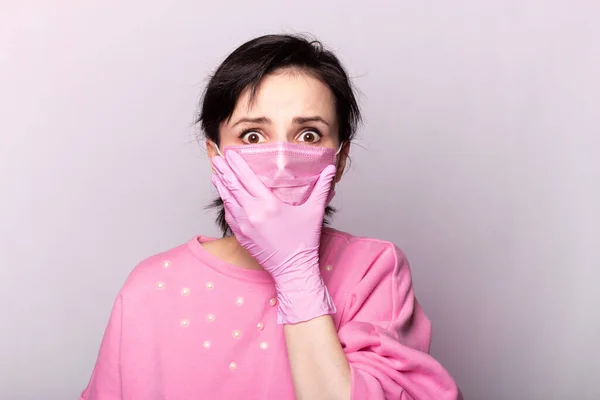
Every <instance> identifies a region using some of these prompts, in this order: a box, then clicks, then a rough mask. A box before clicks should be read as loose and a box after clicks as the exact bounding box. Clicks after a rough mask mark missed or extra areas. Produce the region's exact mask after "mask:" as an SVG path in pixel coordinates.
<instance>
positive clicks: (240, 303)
mask: <svg viewBox="0 0 600 400" xmlns="http://www.w3.org/2000/svg"><path fill="white" fill-rule="evenodd" d="M235 304H237V305H238V306H241V305H242V304H244V298H243V297H238V298H237V299H235Z"/></svg>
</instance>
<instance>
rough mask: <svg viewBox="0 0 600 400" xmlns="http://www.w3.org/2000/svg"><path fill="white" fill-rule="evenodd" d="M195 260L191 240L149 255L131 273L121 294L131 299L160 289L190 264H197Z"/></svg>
mask: <svg viewBox="0 0 600 400" xmlns="http://www.w3.org/2000/svg"><path fill="white" fill-rule="evenodd" d="M193 240H195V239H193ZM194 261H195V258H194V255H193V253H192V252H191V251H190V242H186V243H184V244H181V245H179V246H176V247H174V248H171V249H169V250H166V251H163V252H160V253H157V254H154V255H152V256H150V257H147V258H145V259H143V260H142V261H140V262H139V263H138V264H137V265H136V266H135V268H133V270H132V271H131V272H130V273H129V276H128V277H127V280H126V281H125V284H124V285H123V287H122V289H121V296H122V297H124V298H129V299H131V298H140V297H143V295H144V294H146V293H148V292H150V291H154V290H156V289H159V290H160V289H161V287H162V286H164V285H167V284H168V283H169V281H173V280H174V279H177V277H178V276H179V275H181V274H185V273H186V270H188V269H189V268H190V265H193V264H194V265H195V264H196V263H195V262H194Z"/></svg>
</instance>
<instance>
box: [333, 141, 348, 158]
mask: <svg viewBox="0 0 600 400" xmlns="http://www.w3.org/2000/svg"><path fill="white" fill-rule="evenodd" d="M345 143H346V142H342V143H340V147H338V149H337V151H336V152H335V155H336V157H337V156H339V155H340V153H341V152H342V147H344V144H345Z"/></svg>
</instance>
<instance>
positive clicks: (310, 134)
mask: <svg viewBox="0 0 600 400" xmlns="http://www.w3.org/2000/svg"><path fill="white" fill-rule="evenodd" d="M320 140H321V133H320V132H319V131H317V130H316V129H313V130H307V131H304V132H302V133H301V134H300V135H299V136H298V141H299V142H305V143H317V142H318V141H320Z"/></svg>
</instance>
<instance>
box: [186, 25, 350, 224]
mask: <svg viewBox="0 0 600 400" xmlns="http://www.w3.org/2000/svg"><path fill="white" fill-rule="evenodd" d="M287 68H297V69H300V70H302V71H303V72H306V73H309V74H311V75H312V76H314V77H315V78H317V79H319V80H320V81H321V82H323V83H324V84H325V85H326V86H327V87H329V89H330V90H331V92H332V93H333V97H334V99H335V109H336V114H337V119H338V126H339V140H340V143H341V142H349V141H351V140H352V139H353V138H354V136H355V135H356V129H357V126H358V124H359V122H360V120H361V115H360V109H359V106H358V103H357V101H356V96H355V94H354V90H353V88H352V84H351V82H350V79H349V77H348V74H347V73H346V70H345V69H344V67H343V66H342V64H341V62H340V60H339V59H338V58H337V57H336V56H335V54H333V53H332V52H331V51H330V50H327V49H325V48H324V47H323V45H322V44H321V42H319V41H317V40H311V39H309V38H306V37H304V36H300V35H286V34H281V35H265V36H261V37H258V38H255V39H252V40H250V41H248V42H246V43H244V44H242V45H241V46H240V47H238V48H237V49H235V50H234V51H233V52H232V53H231V54H230V55H229V56H228V57H227V58H226V59H225V60H224V61H223V62H222V63H221V65H219V67H218V68H217V70H216V71H215V73H214V74H213V75H212V76H211V77H210V80H209V82H208V85H207V87H206V89H205V91H204V95H203V98H202V101H201V109H200V113H199V115H198V118H197V120H196V123H197V124H199V125H200V128H201V130H202V134H203V135H204V136H205V137H206V138H207V139H210V140H212V141H213V142H215V144H216V145H217V146H219V145H220V137H219V127H220V125H221V123H222V122H224V121H226V120H228V119H229V118H230V117H231V115H232V114H233V111H234V109H235V106H236V104H237V101H238V99H239V98H240V96H241V94H242V93H243V92H244V91H245V90H250V91H251V96H254V95H255V94H256V91H257V89H258V86H259V85H260V83H261V81H262V79H263V78H264V77H265V76H267V75H269V74H270V73H273V72H275V71H277V70H282V69H287ZM210 207H215V208H217V209H218V215H217V224H218V225H219V227H220V228H221V230H222V231H223V235H227V234H229V233H231V230H230V228H229V226H228V225H227V222H226V221H225V211H224V209H223V201H222V200H221V199H216V200H214V201H213V203H212V204H211V206H210ZM333 213H334V210H333V208H331V207H327V210H326V213H325V214H326V216H327V217H330V216H331V215H332V214H333ZM325 222H327V221H325Z"/></svg>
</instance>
